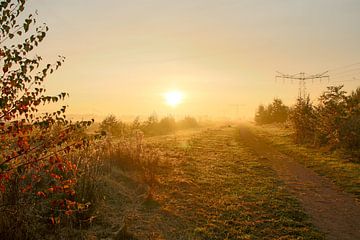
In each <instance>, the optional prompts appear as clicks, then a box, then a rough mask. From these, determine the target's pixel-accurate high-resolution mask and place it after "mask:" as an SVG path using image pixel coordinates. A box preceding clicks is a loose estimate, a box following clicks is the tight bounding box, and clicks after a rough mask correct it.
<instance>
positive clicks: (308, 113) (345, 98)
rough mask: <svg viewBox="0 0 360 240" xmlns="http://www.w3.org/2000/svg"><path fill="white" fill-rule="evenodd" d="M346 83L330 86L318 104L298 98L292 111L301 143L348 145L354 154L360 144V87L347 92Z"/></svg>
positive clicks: (293, 121) (297, 138) (342, 146)
mask: <svg viewBox="0 0 360 240" xmlns="http://www.w3.org/2000/svg"><path fill="white" fill-rule="evenodd" d="M342 88H343V86H330V87H328V88H327V90H326V91H325V92H324V93H323V94H322V95H321V96H320V97H319V103H318V105H317V106H313V105H312V104H311V103H310V98H309V97H307V98H306V99H303V98H298V100H297V103H296V104H295V106H294V107H293V108H292V110H291V117H290V120H291V123H292V126H293V127H294V131H295V134H294V136H295V140H296V141H298V142H302V143H304V142H307V143H313V144H315V145H317V146H328V147H330V148H332V149H337V148H344V149H346V150H349V151H350V152H352V153H356V152H358V149H359V147H360V88H357V89H356V90H355V91H354V92H352V94H350V95H347V93H346V92H345V91H343V90H342Z"/></svg>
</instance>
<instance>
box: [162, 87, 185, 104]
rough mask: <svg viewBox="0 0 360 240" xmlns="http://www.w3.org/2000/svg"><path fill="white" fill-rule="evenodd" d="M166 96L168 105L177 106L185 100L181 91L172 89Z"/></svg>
mask: <svg viewBox="0 0 360 240" xmlns="http://www.w3.org/2000/svg"><path fill="white" fill-rule="evenodd" d="M164 98H165V102H166V104H167V105H169V106H171V107H176V106H177V105H179V104H180V103H181V102H182V101H183V98H184V95H183V93H182V92H180V91H171V92H167V93H165V95H164Z"/></svg>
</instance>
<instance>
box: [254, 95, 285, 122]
mask: <svg viewBox="0 0 360 240" xmlns="http://www.w3.org/2000/svg"><path fill="white" fill-rule="evenodd" d="M288 115H289V108H288V107H287V106H285V105H284V104H283V102H282V101H281V99H278V98H275V99H274V100H273V102H272V103H271V104H269V105H268V106H267V107H265V106H264V105H260V106H259V107H258V110H257V111H256V114H255V122H256V123H257V124H267V123H283V122H286V120H287V119H288Z"/></svg>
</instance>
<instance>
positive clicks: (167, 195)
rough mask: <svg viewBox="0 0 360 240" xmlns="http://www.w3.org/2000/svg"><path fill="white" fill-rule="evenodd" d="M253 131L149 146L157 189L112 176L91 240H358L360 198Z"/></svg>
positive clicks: (131, 177)
mask: <svg viewBox="0 0 360 240" xmlns="http://www.w3.org/2000/svg"><path fill="white" fill-rule="evenodd" d="M255 130H256V131H255ZM255 130H254V128H253V127H251V126H249V125H241V126H230V125H226V126H220V127H216V128H215V127H214V128H209V129H201V130H197V131H190V132H184V133H179V134H174V135H167V136H162V137H154V138H150V139H148V140H147V141H148V142H151V144H152V145H154V146H156V147H157V148H159V151H160V152H161V162H160V164H159V167H158V168H157V169H156V184H154V186H152V187H151V189H149V187H148V186H145V185H144V184H143V182H142V180H141V176H138V175H137V174H136V173H131V172H128V171H122V170H121V169H118V168H113V169H112V172H111V174H109V175H108V176H106V177H105V178H104V183H103V184H104V189H105V190H106V191H105V192H104V199H103V201H102V207H100V209H99V210H98V211H97V216H96V220H95V221H94V223H93V225H92V226H91V227H90V228H89V234H88V236H89V238H92V239H324V238H326V239H360V232H359V229H360V224H359V223H360V206H359V204H358V202H357V201H356V200H355V199H356V197H355V196H354V195H351V194H350V193H345V192H344V191H343V188H341V187H338V186H337V185H335V184H334V183H332V181H330V180H329V179H328V178H325V177H321V176H319V175H318V174H316V173H315V172H314V171H313V170H311V169H309V168H306V167H304V166H303V165H302V164H300V163H299V162H298V161H297V159H295V158H294V157H293V156H292V155H291V154H289V153H287V154H286V153H283V152H281V151H278V150H277V149H276V147H275V146H273V145H269V143H268V142H267V141H266V140H265V138H263V137H259V134H258V132H257V131H258V129H255ZM149 192H150V194H149Z"/></svg>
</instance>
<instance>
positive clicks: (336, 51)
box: [29, 0, 360, 116]
mask: <svg viewBox="0 0 360 240" xmlns="http://www.w3.org/2000/svg"><path fill="white" fill-rule="evenodd" d="M29 7H31V9H37V10H38V12H39V21H40V22H46V23H47V24H48V26H49V27H50V31H49V35H48V37H47V38H46V39H45V41H44V43H43V44H42V45H41V47H40V48H39V49H38V53H39V54H42V55H44V56H45V57H46V58H47V59H48V60H49V61H52V60H54V59H55V57H56V56H57V55H59V54H61V55H64V56H65V57H67V60H66V62H65V64H64V66H63V67H62V68H61V70H59V71H58V72H56V73H55V74H54V75H53V76H52V77H51V78H49V81H48V82H47V83H46V86H47V88H48V89H49V92H51V93H56V92H59V91H67V92H69V93H70V96H71V97H70V99H69V100H68V101H67V104H69V105H70V109H69V110H70V111H69V112H70V113H82V114H86V113H94V114H99V115H106V114H108V113H114V114H119V115H138V114H141V115H147V114H151V113H152V112H154V111H155V112H157V113H159V114H167V113H172V114H179V115H184V114H191V115H204V114H208V115H225V116H231V115H234V114H235V113H236V107H235V105H236V104H239V110H240V113H239V115H240V116H252V115H253V114H254V112H255V108H256V106H257V105H258V104H260V103H268V102H270V101H271V100H272V99H273V98H274V97H280V98H282V99H283V100H284V101H285V103H287V104H292V103H294V101H295V99H296V96H297V91H298V84H297V83H296V82H293V83H291V82H290V81H285V82H283V81H277V82H276V81H275V75H276V71H280V72H283V73H289V74H294V73H298V72H302V71H303V72H307V73H309V74H315V73H320V72H324V71H326V70H332V71H330V73H329V74H330V77H331V80H332V81H346V82H344V83H345V87H346V89H347V90H349V89H354V88H355V87H357V86H359V85H360V80H357V81H354V80H353V78H354V77H358V79H359V77H360V64H358V63H360V44H359V43H360V14H359V13H360V1H359V0H301V1H300V0H273V1H270V0H181V1H175V0H61V1H55V0H33V1H29ZM349 64H354V65H352V66H349V67H347V68H345V67H342V66H346V65H349ZM348 80H352V81H348ZM334 84H335V83H334ZM336 84H340V83H339V82H336ZM327 85H329V83H328V82H327V81H325V82H322V83H320V82H318V81H315V82H314V83H311V82H309V84H308V90H309V92H310V94H311V95H312V97H316V96H318V95H319V93H320V92H321V91H323V90H324V89H325V87H326V86H327ZM172 89H177V90H181V91H183V92H184V94H185V101H184V103H183V104H182V105H180V106H178V107H177V108H175V109H174V108H170V107H169V106H166V105H165V104H164V101H163V99H162V95H163V93H164V92H166V91H169V90H172Z"/></svg>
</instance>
